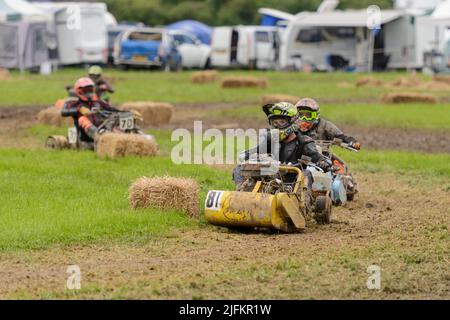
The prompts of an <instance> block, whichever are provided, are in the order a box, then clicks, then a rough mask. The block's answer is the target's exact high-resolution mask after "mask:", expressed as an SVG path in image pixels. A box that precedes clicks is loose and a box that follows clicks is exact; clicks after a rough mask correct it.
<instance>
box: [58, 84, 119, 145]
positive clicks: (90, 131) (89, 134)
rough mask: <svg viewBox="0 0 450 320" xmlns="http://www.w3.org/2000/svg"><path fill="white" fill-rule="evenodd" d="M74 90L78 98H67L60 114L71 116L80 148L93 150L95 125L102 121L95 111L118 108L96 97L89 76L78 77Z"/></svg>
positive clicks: (95, 132) (115, 110) (95, 133)
mask: <svg viewBox="0 0 450 320" xmlns="http://www.w3.org/2000/svg"><path fill="white" fill-rule="evenodd" d="M74 92H75V94H76V95H77V98H78V99H76V100H74V99H71V98H69V99H67V100H66V102H65V103H64V107H63V109H62V110H61V115H62V116H63V117H72V118H73V120H74V125H75V127H76V128H77V132H78V136H79V140H80V149H90V150H93V149H94V139H95V137H96V135H97V127H98V126H99V125H100V124H101V123H102V121H103V119H102V118H101V116H100V115H99V114H97V112H96V111H98V110H102V109H103V110H108V111H113V112H119V110H117V109H116V108H114V107H111V106H110V105H109V104H108V103H107V102H105V101H101V100H99V99H98V97H97V94H96V93H95V83H94V82H93V81H92V80H91V79H90V78H80V79H78V80H77V82H76V83H75V86H74Z"/></svg>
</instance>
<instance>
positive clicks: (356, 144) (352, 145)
mask: <svg viewBox="0 0 450 320" xmlns="http://www.w3.org/2000/svg"><path fill="white" fill-rule="evenodd" d="M350 147H352V148H355V149H356V150H361V143H360V142H358V141H354V142H351V143H350Z"/></svg>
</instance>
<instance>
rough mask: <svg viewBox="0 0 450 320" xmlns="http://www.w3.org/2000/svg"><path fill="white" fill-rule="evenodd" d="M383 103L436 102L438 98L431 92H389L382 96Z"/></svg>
mask: <svg viewBox="0 0 450 320" xmlns="http://www.w3.org/2000/svg"><path fill="white" fill-rule="evenodd" d="M381 100H382V102H383V103H437V102H438V98H437V97H436V96H434V95H431V94H426V93H417V92H391V93H387V94H385V95H384V96H383V97H382V99H381Z"/></svg>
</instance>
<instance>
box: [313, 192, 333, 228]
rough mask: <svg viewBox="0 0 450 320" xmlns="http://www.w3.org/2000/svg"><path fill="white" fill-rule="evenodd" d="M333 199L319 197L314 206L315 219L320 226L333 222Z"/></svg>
mask: <svg viewBox="0 0 450 320" xmlns="http://www.w3.org/2000/svg"><path fill="white" fill-rule="evenodd" d="M331 208H332V203H331V199H330V197H328V196H318V197H317V198H316V203H315V206H314V212H315V215H314V219H315V220H316V222H317V223H318V224H329V223H330V222H331Z"/></svg>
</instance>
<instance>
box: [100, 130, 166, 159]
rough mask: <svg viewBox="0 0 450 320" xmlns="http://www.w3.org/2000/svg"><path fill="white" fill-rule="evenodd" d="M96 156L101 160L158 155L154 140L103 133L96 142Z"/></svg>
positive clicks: (141, 136)
mask: <svg viewBox="0 0 450 320" xmlns="http://www.w3.org/2000/svg"><path fill="white" fill-rule="evenodd" d="M96 151H97V154H98V155H99V156H100V157H102V158H105V157H106V158H111V159H115V158H119V157H125V156H144V157H153V156H156V155H157V154H158V145H157V144H156V142H155V141H154V140H151V139H148V138H146V137H145V136H143V135H139V134H125V133H105V134H102V135H100V136H99V138H98V141H97V149H96Z"/></svg>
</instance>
